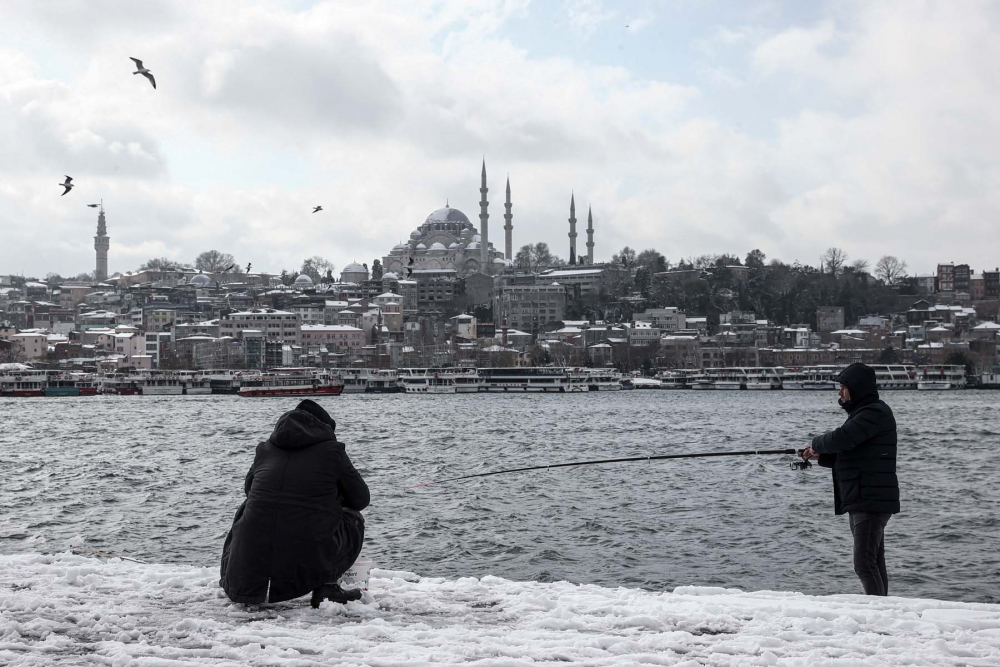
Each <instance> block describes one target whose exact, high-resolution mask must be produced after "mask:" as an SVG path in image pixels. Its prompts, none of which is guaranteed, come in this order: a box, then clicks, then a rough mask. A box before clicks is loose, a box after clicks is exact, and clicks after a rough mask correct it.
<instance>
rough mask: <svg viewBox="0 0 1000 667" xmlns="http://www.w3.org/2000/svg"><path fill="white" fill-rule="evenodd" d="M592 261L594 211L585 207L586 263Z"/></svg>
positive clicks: (591, 262)
mask: <svg viewBox="0 0 1000 667" xmlns="http://www.w3.org/2000/svg"><path fill="white" fill-rule="evenodd" d="M593 263H594V213H593V212H592V211H591V209H590V207H589V206H588V207H587V264H593Z"/></svg>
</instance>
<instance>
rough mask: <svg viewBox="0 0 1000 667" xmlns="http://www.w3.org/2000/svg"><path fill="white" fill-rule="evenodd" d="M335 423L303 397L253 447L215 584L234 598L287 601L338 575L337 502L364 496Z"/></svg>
mask: <svg viewBox="0 0 1000 667" xmlns="http://www.w3.org/2000/svg"><path fill="white" fill-rule="evenodd" d="M335 428H336V422H335V421H334V420H333V419H332V418H331V417H330V415H329V414H327V412H326V411H325V410H324V409H323V408H322V407H320V406H319V405H318V404H317V403H315V402H313V401H310V400H305V401H302V402H301V403H300V404H299V405H298V407H296V409H294V410H292V411H290V412H286V413H285V414H283V415H282V416H281V417H280V418H279V419H278V422H277V424H276V425H275V427H274V432H273V433H271V437H269V438H268V439H267V440H265V441H264V442H261V443H260V444H258V445H257V451H256V454H255V456H254V460H253V465H252V466H251V467H250V472H248V473H247V476H246V482H245V483H244V491H245V493H246V500H245V501H244V502H243V505H242V506H241V507H240V508H239V510H238V511H237V512H236V517H235V519H234V520H233V527H232V529H231V530H230V531H229V535H228V536H227V537H226V542H225V545H224V547H223V552H222V579H221V581H220V584H221V585H222V588H223V589H224V590H225V592H226V595H228V596H229V599H230V600H232V601H233V602H244V603H254V604H257V603H262V602H281V601H284V600H291V599H293V598H297V597H300V596H302V595H306V594H308V593H310V592H311V591H313V590H314V589H316V588H318V587H319V586H321V585H323V584H325V583H327V582H329V581H332V580H333V578H334V576H336V575H337V574H339V573H335V572H334V571H333V570H334V566H335V563H337V561H338V560H340V555H341V554H340V552H341V551H342V550H343V549H344V548H345V545H342V544H340V542H341V539H340V538H339V537H338V531H337V528H338V527H339V525H340V522H341V516H342V514H343V508H344V507H349V508H351V509H354V510H358V511H360V510H363V509H364V508H365V507H367V506H368V503H369V502H370V496H369V492H368V485H367V484H365V481H364V479H362V478H361V475H360V474H359V473H358V471H357V470H356V469H355V468H354V465H353V464H352V463H351V459H350V458H349V457H348V456H347V453H346V452H345V450H344V445H343V443H341V442H338V441H337V436H336V434H335V432H334V430H335Z"/></svg>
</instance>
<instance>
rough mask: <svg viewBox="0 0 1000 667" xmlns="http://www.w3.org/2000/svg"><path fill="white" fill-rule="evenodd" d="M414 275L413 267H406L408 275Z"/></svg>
mask: <svg viewBox="0 0 1000 667" xmlns="http://www.w3.org/2000/svg"><path fill="white" fill-rule="evenodd" d="M412 275H413V269H411V268H410V267H406V277H407V278H409V277H410V276H412Z"/></svg>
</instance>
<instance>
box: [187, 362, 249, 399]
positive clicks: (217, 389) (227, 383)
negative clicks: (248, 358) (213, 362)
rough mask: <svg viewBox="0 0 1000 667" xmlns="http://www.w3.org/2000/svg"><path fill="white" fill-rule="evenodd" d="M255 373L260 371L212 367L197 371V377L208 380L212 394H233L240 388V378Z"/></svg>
mask: <svg viewBox="0 0 1000 667" xmlns="http://www.w3.org/2000/svg"><path fill="white" fill-rule="evenodd" d="M257 375H260V371H256V370H242V371H237V370H232V369H228V368H218V369H214V368H213V369H205V370H201V371H198V374H197V377H199V378H201V379H204V380H208V385H209V388H210V389H211V392H210V393H212V394H235V393H236V392H238V391H239V390H240V382H241V380H242V378H244V377H246V378H251V377H254V376H257Z"/></svg>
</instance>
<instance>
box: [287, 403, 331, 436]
mask: <svg viewBox="0 0 1000 667" xmlns="http://www.w3.org/2000/svg"><path fill="white" fill-rule="evenodd" d="M295 409H296V410H302V411H304V412H308V413H309V414H311V415H312V416H313V417H315V418H316V419H318V420H320V421H321V422H323V423H324V424H326V425H327V426H329V427H330V428H332V429H333V430H334V431H336V430H337V422H335V421H334V420H333V417H331V416H330V413H329V412H327V411H326V410H324V409H323V406H321V405H320V404H319V403H317V402H316V401H313V400H310V399H308V398H307V399H305V400H304V401H302V402H301V403H299V404H298V405H296V406H295Z"/></svg>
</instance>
